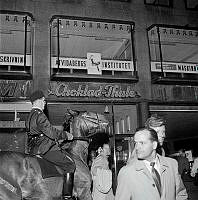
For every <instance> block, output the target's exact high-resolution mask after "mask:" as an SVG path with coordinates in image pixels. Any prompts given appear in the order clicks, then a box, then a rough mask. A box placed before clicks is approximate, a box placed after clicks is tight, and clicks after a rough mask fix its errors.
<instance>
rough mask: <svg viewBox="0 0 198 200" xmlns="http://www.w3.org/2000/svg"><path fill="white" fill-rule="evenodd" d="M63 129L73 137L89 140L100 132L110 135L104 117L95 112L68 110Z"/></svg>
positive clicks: (107, 123)
mask: <svg viewBox="0 0 198 200" xmlns="http://www.w3.org/2000/svg"><path fill="white" fill-rule="evenodd" d="M63 127H64V130H66V131H68V132H71V133H72V134H73V135H74V137H87V138H91V137H93V136H94V135H95V134H97V133H100V132H103V133H104V132H105V133H107V134H110V133H109V130H110V128H109V122H108V120H107V119H106V118H105V117H104V115H102V114H100V113H96V112H88V111H83V112H82V111H73V110H68V112H67V113H66V115H65V122H64V124H63Z"/></svg>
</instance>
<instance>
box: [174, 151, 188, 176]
mask: <svg viewBox="0 0 198 200" xmlns="http://www.w3.org/2000/svg"><path fill="white" fill-rule="evenodd" d="M176 160H177V162H178V171H179V174H181V177H182V179H183V180H184V179H185V176H187V175H188V174H189V172H190V163H189V161H188V159H187V158H186V154H185V150H184V149H180V150H179V151H178V156H177V157H176Z"/></svg>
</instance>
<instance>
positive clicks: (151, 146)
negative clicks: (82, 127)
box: [26, 91, 198, 200]
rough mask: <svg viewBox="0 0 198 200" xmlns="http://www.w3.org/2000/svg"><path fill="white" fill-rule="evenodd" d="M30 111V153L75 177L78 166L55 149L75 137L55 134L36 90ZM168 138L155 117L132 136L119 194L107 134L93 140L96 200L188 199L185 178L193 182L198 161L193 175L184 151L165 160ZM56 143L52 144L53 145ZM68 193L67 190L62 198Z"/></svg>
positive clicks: (66, 133) (28, 124)
mask: <svg viewBox="0 0 198 200" xmlns="http://www.w3.org/2000/svg"><path fill="white" fill-rule="evenodd" d="M30 100H31V102H32V110H31V112H30V115H29V117H28V120H27V123H26V126H27V128H28V130H29V132H30V134H29V141H28V146H29V152H31V153H32V154H39V155H41V156H42V157H43V158H45V159H46V160H48V161H50V162H51V163H54V164H55V165H58V166H59V167H60V168H61V169H62V170H63V172H64V176H66V175H67V174H68V173H73V172H74V170H75V164H74V162H73V160H72V159H71V157H70V156H69V155H67V153H66V152H64V153H63V152H61V151H60V150H59V149H58V147H57V143H56V141H57V140H61V139H68V140H72V139H73V136H72V134H70V133H68V132H66V131H60V130H57V129H55V128H54V127H53V126H52V125H51V123H50V122H49V120H48V118H47V116H46V115H45V114H44V112H43V110H44V107H45V96H44V94H43V92H42V91H36V92H34V93H33V94H32V95H31V96H30ZM164 138H165V121H164V119H163V118H161V117H159V116H157V115H152V116H151V117H150V118H148V120H147V121H146V123H145V127H143V128H140V129H137V130H136V132H135V134H134V143H135V147H134V150H133V152H132V153H131V156H130V158H129V159H128V162H127V164H126V165H125V166H123V167H122V168H121V170H120V171H119V174H118V179H117V188H116V192H115V194H113V190H112V171H111V169H110V168H109V161H108V158H109V156H110V154H111V148H110V144H109V138H108V135H106V134H105V133H104V134H100V135H99V137H95V139H94V140H93V141H92V142H93V143H94V145H92V147H94V148H93V149H92V151H91V152H92V157H91V159H90V160H89V161H90V162H89V165H90V171H91V176H92V181H93V187H92V198H93V200H114V199H115V200H131V199H133V200H145V199H148V200H158V199H163V200H186V199H188V194H187V191H186V188H185V186H184V184H183V180H182V179H183V177H182V176H183V175H184V174H187V173H189V172H190V175H191V176H192V177H195V176H196V174H197V169H198V158H196V159H195V160H194V164H193V166H192V169H191V171H190V165H189V162H188V160H187V158H185V152H184V151H181V152H180V156H179V157H178V159H177V161H176V160H175V159H173V158H170V157H166V153H165V150H164V148H163V143H164ZM52 144H53V145H52ZM65 192H66V191H64V187H63V196H64V195H66V194H65Z"/></svg>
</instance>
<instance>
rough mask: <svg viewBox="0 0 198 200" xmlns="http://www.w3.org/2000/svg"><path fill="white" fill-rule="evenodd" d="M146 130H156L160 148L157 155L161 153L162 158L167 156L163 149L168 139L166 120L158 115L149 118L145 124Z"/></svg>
mask: <svg viewBox="0 0 198 200" xmlns="http://www.w3.org/2000/svg"><path fill="white" fill-rule="evenodd" d="M145 127H146V128H151V129H154V130H155V131H156V132H157V136H158V141H159V143H158V147H157V153H159V154H160V155H162V156H165V151H164V148H163V144H164V139H165V137H166V134H165V131H166V128H165V120H164V119H163V118H162V117H160V116H158V115H157V114H153V115H151V117H150V118H148V119H147V120H146V122H145Z"/></svg>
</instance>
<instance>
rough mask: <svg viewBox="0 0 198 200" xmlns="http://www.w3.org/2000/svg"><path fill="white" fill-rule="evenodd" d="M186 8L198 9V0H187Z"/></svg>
mask: <svg viewBox="0 0 198 200" xmlns="http://www.w3.org/2000/svg"><path fill="white" fill-rule="evenodd" d="M185 6H186V9H190V10H198V1H197V0H185Z"/></svg>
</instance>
